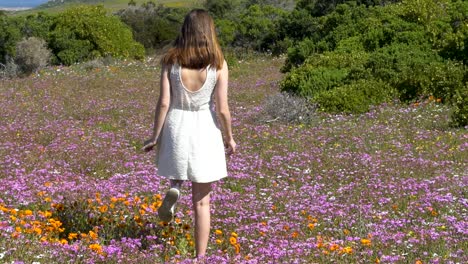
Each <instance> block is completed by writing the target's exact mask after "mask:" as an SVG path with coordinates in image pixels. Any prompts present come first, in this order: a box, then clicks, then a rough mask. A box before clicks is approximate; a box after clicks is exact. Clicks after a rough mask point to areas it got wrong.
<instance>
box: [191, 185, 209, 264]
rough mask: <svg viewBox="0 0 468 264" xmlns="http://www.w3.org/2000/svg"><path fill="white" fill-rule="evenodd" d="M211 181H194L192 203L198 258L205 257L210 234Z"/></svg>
mask: <svg viewBox="0 0 468 264" xmlns="http://www.w3.org/2000/svg"><path fill="white" fill-rule="evenodd" d="M210 192H211V183H196V182H193V183H192V203H193V211H194V214H195V220H194V222H195V250H196V253H197V258H203V257H204V256H205V253H206V248H207V247H208V239H209V236H210V221H211V219H210Z"/></svg>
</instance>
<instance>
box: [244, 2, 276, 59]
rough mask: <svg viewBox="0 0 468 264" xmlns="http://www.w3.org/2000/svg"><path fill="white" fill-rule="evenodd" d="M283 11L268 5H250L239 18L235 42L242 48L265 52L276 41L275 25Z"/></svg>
mask: <svg viewBox="0 0 468 264" xmlns="http://www.w3.org/2000/svg"><path fill="white" fill-rule="evenodd" d="M284 15H285V11H284V10H283V9H280V8H275V7H273V6H270V5H264V6H260V5H252V6H250V7H249V8H248V9H247V10H246V11H245V12H243V13H242V14H241V15H240V17H239V29H238V30H239V36H238V39H237V42H238V43H239V44H240V45H241V46H243V47H250V48H253V49H255V50H259V51H267V50H269V49H270V48H271V45H272V44H273V42H274V41H275V40H276V39H277V37H276V36H275V34H276V33H277V32H276V27H277V23H278V22H279V21H280V20H281V18H282V16H284Z"/></svg>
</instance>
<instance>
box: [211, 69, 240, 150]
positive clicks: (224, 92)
mask: <svg viewBox="0 0 468 264" xmlns="http://www.w3.org/2000/svg"><path fill="white" fill-rule="evenodd" d="M228 79H229V70H228V66H227V63H226V61H224V63H223V68H222V69H221V70H220V71H219V73H218V80H217V82H216V88H215V100H216V112H217V114H218V117H219V119H220V123H221V130H222V131H223V138H224V145H225V147H226V152H227V154H233V153H235V152H236V142H235V141H234V138H233V136H232V128H231V113H230V111H229V105H228Z"/></svg>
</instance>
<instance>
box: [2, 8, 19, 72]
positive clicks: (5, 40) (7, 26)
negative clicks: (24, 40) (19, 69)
mask: <svg viewBox="0 0 468 264" xmlns="http://www.w3.org/2000/svg"><path fill="white" fill-rule="evenodd" d="M20 40H21V31H20V28H19V26H18V25H17V24H15V23H13V22H12V20H11V19H10V18H9V17H7V16H0V62H2V63H6V62H7V61H8V60H9V58H13V57H14V56H15V54H16V43H17V42H18V41H20Z"/></svg>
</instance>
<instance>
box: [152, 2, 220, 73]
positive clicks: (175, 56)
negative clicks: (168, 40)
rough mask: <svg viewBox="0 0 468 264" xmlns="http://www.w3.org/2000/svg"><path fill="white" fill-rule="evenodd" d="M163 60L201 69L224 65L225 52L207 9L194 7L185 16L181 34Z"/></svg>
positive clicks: (218, 67) (167, 63)
mask: <svg viewBox="0 0 468 264" xmlns="http://www.w3.org/2000/svg"><path fill="white" fill-rule="evenodd" d="M161 62H162V63H163V64H166V65H171V64H174V63H178V64H179V65H181V66H182V67H185V68H190V69H201V68H205V67H206V66H208V65H210V66H212V67H215V68H216V69H218V70H219V69H221V68H222V67H223V62H224V56H223V52H222V51H221V47H220V46H219V43H218V38H217V37H216V29H215V26H214V22H213V19H212V18H211V16H210V15H209V14H208V12H207V11H205V10H203V9H194V10H192V11H190V13H188V14H187V15H186V16H185V19H184V24H183V25H182V28H181V30H180V34H179V36H178V37H177V38H176V40H175V42H174V45H173V47H172V48H171V49H169V51H168V52H167V53H166V55H165V56H164V57H163V58H162V60H161Z"/></svg>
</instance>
